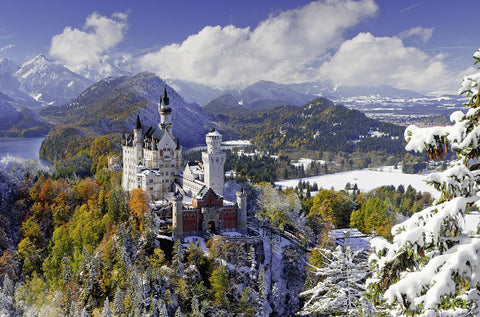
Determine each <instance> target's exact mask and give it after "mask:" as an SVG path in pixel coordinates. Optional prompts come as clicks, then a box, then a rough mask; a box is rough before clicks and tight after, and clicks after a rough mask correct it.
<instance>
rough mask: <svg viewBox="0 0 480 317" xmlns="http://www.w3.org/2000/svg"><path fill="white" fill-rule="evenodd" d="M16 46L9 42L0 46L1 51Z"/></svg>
mask: <svg viewBox="0 0 480 317" xmlns="http://www.w3.org/2000/svg"><path fill="white" fill-rule="evenodd" d="M14 47H15V44H8V45H5V46H2V47H0V52H3V51H6V50H8V49H11V48H14Z"/></svg>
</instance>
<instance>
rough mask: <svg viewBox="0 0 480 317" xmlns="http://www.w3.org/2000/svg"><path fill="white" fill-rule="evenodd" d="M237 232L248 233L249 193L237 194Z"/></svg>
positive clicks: (242, 191) (241, 192) (240, 192)
mask: <svg viewBox="0 0 480 317" xmlns="http://www.w3.org/2000/svg"><path fill="white" fill-rule="evenodd" d="M237 205H238V212H237V231H238V232H240V233H247V193H245V191H244V190H243V188H242V190H241V191H238V192H237Z"/></svg>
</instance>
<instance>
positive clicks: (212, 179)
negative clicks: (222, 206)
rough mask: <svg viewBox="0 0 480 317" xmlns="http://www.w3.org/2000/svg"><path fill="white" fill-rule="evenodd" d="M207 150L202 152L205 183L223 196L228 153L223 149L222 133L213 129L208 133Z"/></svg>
mask: <svg viewBox="0 0 480 317" xmlns="http://www.w3.org/2000/svg"><path fill="white" fill-rule="evenodd" d="M206 141H207V152H202V161H203V166H204V167H203V168H204V174H205V185H206V186H207V187H208V188H211V189H213V191H215V193H216V194H217V195H220V196H223V185H224V177H225V171H224V165H225V157H226V154H225V153H224V152H222V151H221V148H220V145H221V143H222V135H221V134H220V133H219V132H218V131H217V130H215V129H212V130H211V131H210V132H209V133H207V135H206Z"/></svg>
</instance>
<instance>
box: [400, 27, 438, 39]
mask: <svg viewBox="0 0 480 317" xmlns="http://www.w3.org/2000/svg"><path fill="white" fill-rule="evenodd" d="M433 29H434V28H422V27H421V26H417V27H414V28H411V29H408V30H405V31H402V32H400V33H398V37H399V38H401V39H408V38H416V39H418V40H420V41H421V42H422V43H427V42H428V40H430V38H431V37H432V34H433Z"/></svg>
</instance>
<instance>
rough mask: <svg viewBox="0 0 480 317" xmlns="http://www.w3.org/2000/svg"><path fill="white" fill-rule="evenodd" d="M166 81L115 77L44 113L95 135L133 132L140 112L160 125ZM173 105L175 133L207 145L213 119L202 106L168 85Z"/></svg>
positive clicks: (183, 140)
mask: <svg viewBox="0 0 480 317" xmlns="http://www.w3.org/2000/svg"><path fill="white" fill-rule="evenodd" d="M164 87H165V82H164V81H163V80H162V79H160V78H159V77H157V76H156V75H155V74H153V73H148V72H142V73H138V74H136V75H134V76H122V77H111V78H107V79H104V80H101V81H99V82H97V83H96V84H94V85H92V86H90V87H88V88H87V89H86V90H85V91H84V92H83V93H82V94H80V96H78V97H77V98H76V99H75V100H73V101H72V102H70V103H68V104H66V105H63V106H50V107H47V108H46V109H45V110H43V111H42V112H41V114H42V115H43V116H45V117H47V118H49V119H50V120H53V121H56V122H57V123H59V124H66V125H70V126H74V127H80V128H82V129H84V130H86V131H88V132H91V133H95V134H100V135H104V134H109V133H130V132H131V131H132V129H133V127H134V126H135V119H136V116H137V113H139V114H140V118H141V120H142V123H143V124H144V125H148V126H153V127H156V126H158V123H159V122H160V115H159V113H158V100H159V99H160V96H161V94H163V90H164ZM167 93H168V97H169V98H170V105H171V107H172V108H173V113H172V120H173V122H174V127H173V134H174V135H175V136H176V137H178V138H179V139H180V143H181V144H182V145H183V146H187V147H189V146H193V145H197V144H203V143H204V142H205V141H204V140H205V133H206V132H207V126H208V125H209V121H208V118H207V116H206V115H205V114H204V113H203V111H202V109H201V108H200V106H199V105H197V104H195V103H187V102H185V101H184V100H183V98H182V97H181V96H180V95H179V94H178V93H177V92H176V91H175V90H174V89H173V88H171V87H169V86H167Z"/></svg>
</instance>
